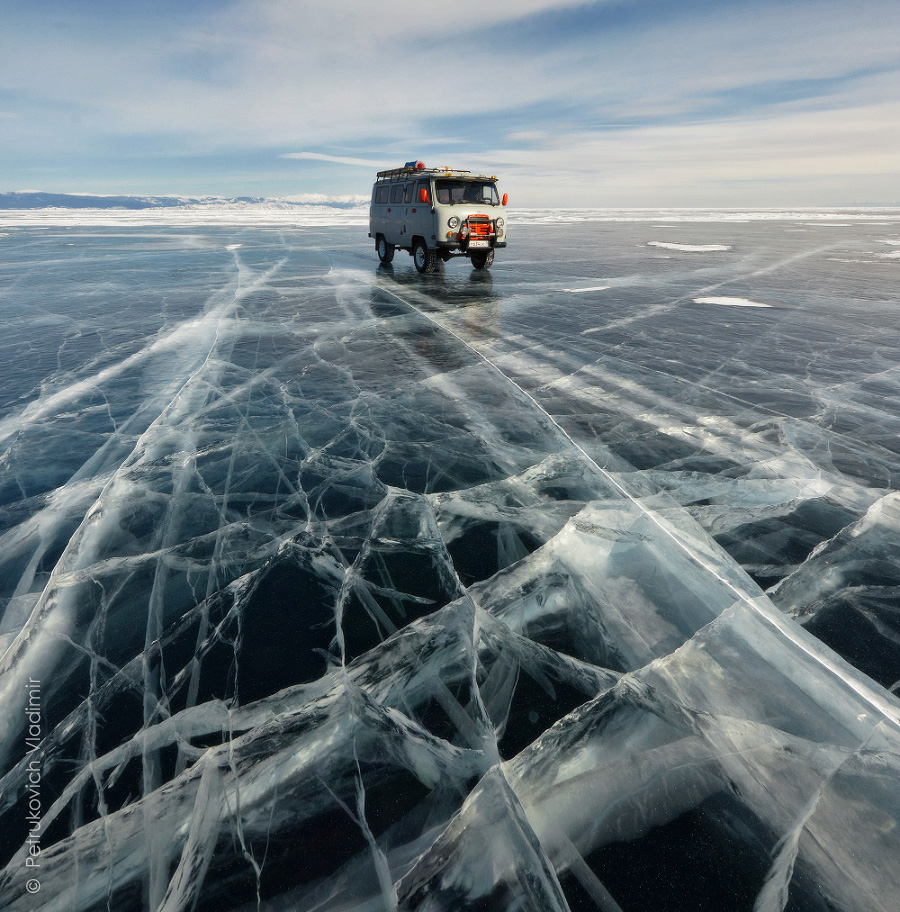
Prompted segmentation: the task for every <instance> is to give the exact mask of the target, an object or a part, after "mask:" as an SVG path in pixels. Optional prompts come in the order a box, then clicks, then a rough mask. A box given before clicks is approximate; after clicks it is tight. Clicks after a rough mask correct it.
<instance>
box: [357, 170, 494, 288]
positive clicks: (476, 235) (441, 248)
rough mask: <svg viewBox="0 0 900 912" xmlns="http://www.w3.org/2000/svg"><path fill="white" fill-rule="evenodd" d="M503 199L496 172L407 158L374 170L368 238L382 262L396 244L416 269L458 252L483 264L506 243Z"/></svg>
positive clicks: (477, 264)
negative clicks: (439, 165) (399, 164)
mask: <svg viewBox="0 0 900 912" xmlns="http://www.w3.org/2000/svg"><path fill="white" fill-rule="evenodd" d="M506 199H507V197H506V194H505V193H504V194H503V198H502V200H501V198H500V196H499V194H498V193H497V178H496V177H488V176H487V175H486V174H472V173H471V172H470V171H457V170H455V169H453V168H426V167H425V165H424V164H423V163H422V162H420V161H416V162H407V163H406V164H405V165H404V166H403V167H402V168H394V169H393V170H391V171H379V172H378V174H377V177H376V180H375V185H374V186H373V187H372V204H371V206H370V207H369V237H370V238H374V239H375V250H376V251H377V252H378V258H379V259H380V260H381V262H382V263H384V264H385V265H387V264H388V263H390V262H391V260H393V258H394V250H395V249H396V248H398V247H399V248H400V249H401V250H406V251H407V252H408V253H410V254H411V255H412V257H413V261H414V262H415V264H416V269H418V271H419V272H434V270H435V269H436V268H437V263H438V260H439V259H440V260H443V261H444V262H445V263H446V262H447V261H448V260H449V259H451V258H452V257H461V256H462V257H468V258H469V259H470V260H471V261H472V265H473V266H474V267H475V268H476V269H486V268H487V267H488V266H490V265H491V263H493V262H494V251H495V250H496V249H497V248H498V247H505V246H506V230H507V225H506V215H505V210H504V207H505V206H506Z"/></svg>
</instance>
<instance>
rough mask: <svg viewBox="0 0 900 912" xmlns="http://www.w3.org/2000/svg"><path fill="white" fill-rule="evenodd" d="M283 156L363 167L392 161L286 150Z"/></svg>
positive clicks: (379, 166)
mask: <svg viewBox="0 0 900 912" xmlns="http://www.w3.org/2000/svg"><path fill="white" fill-rule="evenodd" d="M281 158H295V159H300V160H303V161H323V162H334V163H335V164H338V165H359V166H360V167H363V168H387V167H390V165H391V162H389V161H387V160H382V161H373V160H372V159H368V158H350V157H347V156H343V155H325V154H324V153H320V152H285V153H284V154H283V155H281Z"/></svg>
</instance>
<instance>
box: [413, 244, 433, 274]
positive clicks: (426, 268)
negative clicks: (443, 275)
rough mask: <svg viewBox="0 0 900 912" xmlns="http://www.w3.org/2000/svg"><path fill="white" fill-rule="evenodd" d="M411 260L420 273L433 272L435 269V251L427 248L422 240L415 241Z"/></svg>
mask: <svg viewBox="0 0 900 912" xmlns="http://www.w3.org/2000/svg"><path fill="white" fill-rule="evenodd" d="M413 260H414V261H415V264H416V269H417V270H418V271H419V272H421V273H422V274H425V273H427V272H434V271H435V269H437V251H436V250H429V249H428V247H427V246H426V245H425V242H424V241H416V246H415V247H414V248H413Z"/></svg>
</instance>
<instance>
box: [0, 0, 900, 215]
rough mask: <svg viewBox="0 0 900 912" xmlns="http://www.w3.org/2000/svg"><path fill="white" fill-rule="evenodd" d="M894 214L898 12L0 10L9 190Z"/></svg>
mask: <svg viewBox="0 0 900 912" xmlns="http://www.w3.org/2000/svg"><path fill="white" fill-rule="evenodd" d="M410 158H419V159H422V160H424V161H425V162H426V163H427V164H441V165H443V164H449V165H452V166H455V167H461V168H467V169H471V170H487V171H489V172H491V173H496V174H498V175H500V177H501V181H502V183H503V185H504V186H503V189H506V190H508V191H509V192H510V195H511V197H512V202H513V203H516V204H519V205H524V206H529V205H534V206H541V205H549V206H554V205H558V206H738V207H744V206H836V205H854V204H875V205H878V204H882V205H891V204H897V203H900V2H898V0H852V2H848V0H841V2H835V0H789V2H774V0H730V2H725V0H596V2H590V3H583V2H565V0H454V2H452V3H446V2H442V3H437V2H433V0H416V2H413V0H327V2H310V0H306V2H301V0H233V2H224V0H143V2H141V3H126V2H123V0H0V191H4V190H26V189H29V190H46V191H53V192H85V193H105V194H119V193H136V194H145V193H146V194H170V193H175V194H186V195H223V196H237V195H241V196H280V197H285V196H290V197H301V198H307V197H310V198H313V197H316V196H318V195H322V196H325V197H347V196H353V195H357V194H360V195H362V194H367V193H368V191H369V188H370V186H371V179H372V173H373V171H374V170H375V169H377V168H379V167H385V166H391V165H395V164H402V163H403V162H404V161H406V160H408V159H410Z"/></svg>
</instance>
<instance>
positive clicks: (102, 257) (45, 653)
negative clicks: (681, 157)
mask: <svg viewBox="0 0 900 912" xmlns="http://www.w3.org/2000/svg"><path fill="white" fill-rule="evenodd" d="M526 221H527V220H526ZM535 221H538V220H535ZM849 223H850V224H854V223H852V222H849ZM598 225H599V227H597V226H598ZM650 227H652V226H648V225H646V224H642V223H640V222H637V223H632V222H617V223H613V224H611V223H608V222H599V223H597V225H595V226H594V227H590V226H589V225H588V226H585V224H583V223H571V224H567V223H566V221H565V220H564V219H561V220H557V221H556V222H555V223H554V227H553V228H552V231H554V232H555V233H556V234H555V237H556V239H557V241H558V242H559V243H558V247H559V249H568V250H569V251H570V254H569V256H568V257H567V258H562V259H559V260H558V261H556V262H555V263H553V264H547V266H546V271H547V272H549V273H550V274H545V271H541V270H538V269H537V267H536V266H535V264H536V263H539V261H540V252H541V251H545V249H546V248H545V247H544V245H543V241H544V236H543V232H545V231H546V230H547V227H546V225H541V224H535V225H533V226H532V227H529V226H528V225H527V224H525V225H523V226H522V227H521V228H520V229H519V234H518V235H517V239H516V244H517V245H518V246H516V247H514V246H513V245H512V244H511V246H510V248H509V251H508V252H509V254H510V256H509V261H508V262H507V263H506V264H505V265H504V264H501V263H499V262H498V264H496V266H495V269H494V274H493V275H487V276H485V275H482V274H479V275H477V276H476V275H474V274H472V275H469V273H468V272H467V271H466V270H465V269H463V268H456V266H457V264H453V265H452V266H448V267H447V269H446V271H445V272H444V273H439V274H436V275H434V276H429V277H427V278H422V277H419V276H418V275H417V274H416V273H415V271H414V270H413V269H412V266H411V264H407V263H405V262H403V261H402V260H403V258H400V259H399V260H398V261H397V262H395V264H394V266H393V268H392V269H389V270H386V269H384V268H380V267H376V266H375V263H374V258H373V257H371V256H369V257H368V258H367V257H365V255H364V253H363V252H362V250H361V242H360V239H359V237H358V235H359V232H358V230H357V229H355V228H332V229H328V230H325V231H313V230H307V231H305V232H302V231H269V230H268V229H262V228H257V229H253V230H237V229H233V230H226V229H205V230H203V231H198V230H195V229H192V233H190V234H189V233H187V232H186V231H178V230H176V231H172V230H166V231H163V230H162V229H159V228H146V229H143V230H142V231H136V232H134V234H133V235H128V234H125V233H124V232H119V233H116V232H112V233H110V234H100V233H98V232H96V231H95V230H80V231H75V232H70V231H63V232H57V233H51V232H48V231H45V232H41V233H38V232H36V231H32V230H22V229H18V228H17V229H11V231H10V233H9V235H8V236H7V237H5V238H4V239H3V242H4V245H5V246H4V247H3V248H2V250H0V267H2V269H3V270H4V272H5V273H10V274H13V273H14V274H15V275H16V278H17V282H18V289H19V290H18V292H17V296H16V297H15V299H14V300H12V301H11V302H10V303H9V304H4V305H3V306H4V307H10V308H12V309H13V310H14V311H15V312H16V313H17V314H19V315H21V314H23V313H24V314H30V315H31V317H32V321H31V322H30V323H29V322H27V321H26V323H25V324H24V326H23V339H24V341H25V343H26V347H27V350H28V351H29V352H30V353H31V358H32V359H31V360H29V358H24V359H20V360H19V362H18V363H17V371H16V372H15V373H11V374H9V375H8V376H6V377H5V378H4V384H5V385H4V386H3V387H2V389H3V391H4V392H3V399H2V401H0V435H2V441H3V447H4V450H3V456H2V462H0V497H2V500H0V503H2V514H0V518H2V527H0V536H2V538H0V541H2V548H0V568H2V569H0V598H2V602H0V610H2V620H0V647H2V650H3V652H2V659H0V692H2V700H0V757H2V767H0V775H2V778H0V817H2V827H0V845H2V849H3V863H4V865H5V868H4V870H3V872H2V874H0V904H2V906H3V908H4V909H10V910H33V909H36V908H41V909H47V910H57V909H58V910H94V909H103V908H112V909H123V910H126V909H141V908H147V909H155V910H167V912H168V910H180V909H199V910H213V909H216V910H218V909H234V910H245V909H246V910H249V909H258V908H261V909H268V910H271V912H275V910H287V909H310V910H313V909H315V910H325V909H329V910H331V909H335V910H336V909H358V910H363V909H366V910H368V909H410V910H412V909H420V910H458V909H464V908H492V909H493V908H498V909H499V908H503V909H507V908H508V909H532V910H548V909H560V910H563V909H573V910H577V909H594V908H596V909H601V910H619V909H621V910H637V909H650V908H652V909H670V910H676V909H678V910H688V909H690V910H694V909H699V908H713V909H729V910H731V909H734V910H741V909H746V910H748V912H749V910H759V912H769V910H779V912H780V910H789V912H799V910H815V912H819V910H821V912H826V910H836V909H839V910H859V912H863V910H865V912H873V910H884V912H888V910H893V909H894V908H895V907H896V905H897V897H898V895H900V880H898V877H897V875H896V872H895V859H896V857H897V854H898V851H900V827H898V820H900V786H898V783H900V775H898V774H900V768H898V767H900V704H898V703H897V701H896V699H895V698H894V697H893V695H892V694H891V693H890V691H889V690H888V689H886V688H889V687H891V686H892V685H894V684H895V682H896V681H898V679H900V659H898V657H900V623H898V620H897V615H896V599H897V592H898V587H900V567H898V563H897V559H896V553H897V545H898V543H900V539H898V537H900V509H898V500H897V499H898V494H897V491H898V490H900V466H898V452H900V451H898V447H897V444H896V434H897V432H898V430H900V428H898V426H897V423H898V418H897V416H896V415H895V414H894V410H893V409H892V403H893V402H895V401H896V396H897V393H898V387H897V374H896V365H897V363H898V358H897V355H898V351H897V343H896V340H895V339H893V337H892V336H885V334H884V333H883V332H882V331H881V326H883V321H882V319H881V318H882V316H883V315H884V313H885V312H887V311H888V310H889V309H890V308H891V307H895V306H896V302H895V301H894V300H893V299H891V300H888V298H889V295H890V294H891V293H892V292H890V291H885V290H884V289H883V288H881V286H877V285H875V284H873V280H871V279H867V278H863V277H862V273H861V272H854V271H853V270H854V269H856V268H857V267H850V266H847V265H846V264H845V265H844V266H842V267H840V268H841V269H847V270H848V271H847V273H846V274H842V281H843V282H844V285H843V287H842V288H841V289H840V293H839V294H838V293H837V292H835V291H834V279H832V280H831V284H830V285H829V284H828V283H825V286H824V287H823V288H820V289H818V290H817V289H815V288H813V285H814V283H815V282H816V281H817V280H816V278H815V277H816V276H817V275H818V270H820V269H822V268H825V267H823V263H826V262H827V263H832V260H830V259H829V257H830V256H831V254H832V253H834V252H835V245H837V246H838V247H839V248H840V249H839V250H838V252H839V253H847V254H856V253H858V252H859V250H870V249H871V247H872V243H873V241H872V237H871V235H870V234H869V233H868V232H869V231H871V230H872V229H865V230H863V229H862V228H860V229H859V230H860V232H862V235H861V236H860V237H856V236H855V235H854V234H853V231H855V230H857V229H855V228H854V229H853V231H851V230H849V229H841V230H842V231H843V232H844V233H843V234H839V233H838V231H836V230H832V231H830V232H828V238H827V240H824V241H823V239H822V238H821V237H813V235H815V233H816V231H817V230H818V229H816V228H809V229H808V230H807V231H805V232H803V233H800V232H794V233H788V229H789V228H793V227H796V226H795V225H788V226H785V227H777V226H776V227H773V226H772V225H771V224H768V223H765V224H763V225H761V226H760V225H751V226H749V227H748V226H731V225H729V226H728V227H727V230H726V229H725V228H724V227H723V224H722V222H721V221H720V222H718V223H716V224H714V225H712V226H704V225H703V224H694V225H692V227H691V239H692V244H694V242H696V243H695V244H694V246H697V247H700V248H702V249H704V250H709V249H711V248H712V247H714V246H715V245H716V244H718V243H719V242H720V241H721V240H728V241H729V244H728V245H727V247H728V249H729V250H730V252H729V254H728V257H725V258H723V257H716V258H715V259H714V260H710V259H709V258H699V259H697V258H695V257H693V256H691V257H687V258H686V257H673V258H671V259H666V260H662V259H660V258H658V257H657V256H656V255H655V254H654V253H653V252H652V250H648V249H647V246H648V244H649V243H651V242H648V241H647V240H646V233H647V231H648V230H649V228H650ZM776 231H777V240H772V237H773V234H772V232H776ZM881 231H882V234H883V231H884V229H883V227H882V228H881ZM592 232H599V235H598V236H595V235H594V234H592ZM726 234H727V238H726V237H725V235H726ZM738 235H739V237H738ZM70 244H74V247H70V246H68V245H70ZM669 246H673V245H669ZM723 246H724V245H723ZM598 249H602V250H604V251H605V253H604V254H603V256H604V257H605V259H604V262H603V263H602V265H601V264H598V263H597V257H598V253H597V250H598ZM829 268H832V269H834V268H838V267H835V266H834V265H832V266H831V267H829ZM859 269H860V270H862V272H865V273H866V274H868V272H869V271H870V270H869V266H860V267H859ZM691 270H696V272H691ZM599 276H603V277H604V278H603V281H604V282H606V283H607V284H605V285H603V286H597V285H596V284H595V283H596V282H597V278H598V277H599ZM607 277H608V278H607ZM76 279H77V286H78V287H79V288H80V289H82V291H81V293H80V295H79V296H78V300H77V301H73V300H72V299H71V298H69V297H67V296H66V295H64V294H63V290H64V289H69V288H71V287H74V285H75V283H76ZM811 288H812V290H810V289H811ZM829 288H830V289H831V290H832V297H829V292H828V289H829ZM601 290H602V291H603V292H604V294H603V295H583V294H577V292H584V291H601ZM561 292H562V293H561ZM850 295H852V296H853V300H854V306H855V308H856V310H855V312H854V315H853V318H852V319H849V318H846V317H845V316H843V314H844V313H845V312H846V309H847V300H846V299H847V297H848V296H850ZM704 300H708V301H713V302H715V303H720V302H722V301H729V302H732V303H733V302H735V301H744V302H747V303H752V302H754V301H758V300H759V301H767V300H778V301H780V302H784V303H785V304H787V305H789V306H787V307H784V308H780V307H779V308H770V309H769V312H767V313H765V314H760V313H756V312H755V310H754V309H753V308H747V310H746V311H745V312H741V313H740V314H735V313H729V309H728V308H721V309H720V308H698V307H694V306H692V304H693V302H694V301H704ZM123 301H126V302H128V306H122V302H123ZM41 302H43V303H41ZM48 302H49V303H48ZM759 306H761V305H757V307H759ZM835 320H839V321H843V322H841V323H840V326H841V329H842V332H841V333H840V334H839V337H838V335H836V334H835V331H834V329H833V324H834V321H835ZM804 628H805V629H804ZM35 694H37V695H38V699H39V702H38V704H34V703H33V702H32V703H31V704H30V703H29V701H30V700H31V701H33V700H34V699H35V697H34V695H35ZM35 706H39V710H35V709H34V707H35ZM29 708H30V709H31V710H32V712H38V713H39V717H40V732H39V736H38V737H33V736H32V735H33V733H32V732H31V729H30V728H29V725H30V716H29V714H28V712H27V710H29ZM34 802H36V806H37V807H38V808H39V811H40V813H39V814H38V815H37V818H36V819H35V816H34V815H32V817H31V818H29V808H32V809H33V808H34V807H35V805H34ZM35 845H37V846H39V850H38V852H35V851H33V849H32V847H33V846H35ZM35 857H39V861H40V865H39V868H38V867H37V866H36V865H35V864H31V863H30V862H29V859H31V860H32V861H33V860H34V858H35ZM34 881H37V882H38V883H39V889H40V892H39V902H38V900H36V899H35V894H34V893H33V892H29V891H30V890H33V882H34ZM29 884H32V885H31V886H29Z"/></svg>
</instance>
